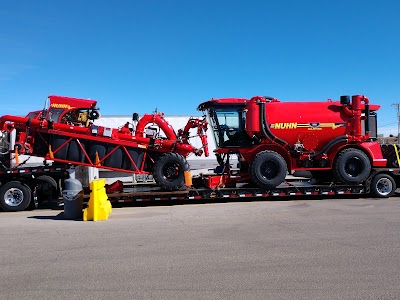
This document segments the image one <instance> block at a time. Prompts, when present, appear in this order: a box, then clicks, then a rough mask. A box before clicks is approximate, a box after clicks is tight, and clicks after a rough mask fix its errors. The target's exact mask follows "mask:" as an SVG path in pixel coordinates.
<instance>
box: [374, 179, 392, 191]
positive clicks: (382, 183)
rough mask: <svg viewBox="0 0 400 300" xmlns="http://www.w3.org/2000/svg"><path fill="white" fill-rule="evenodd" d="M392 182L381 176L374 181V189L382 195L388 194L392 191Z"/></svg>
mask: <svg viewBox="0 0 400 300" xmlns="http://www.w3.org/2000/svg"><path fill="white" fill-rule="evenodd" d="M392 188H393V187H392V182H391V181H390V180H388V179H386V178H381V179H379V180H378V182H377V183H376V189H377V190H378V192H379V193H380V194H382V195H389V193H390V192H391V191H392Z"/></svg>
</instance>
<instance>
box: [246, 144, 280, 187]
mask: <svg viewBox="0 0 400 300" xmlns="http://www.w3.org/2000/svg"><path fill="white" fill-rule="evenodd" d="M286 174H287V165H286V161H285V160H284V158H283V157H282V156H281V155H280V154H278V153H276V152H274V151H262V152H260V153H258V154H257V155H256V156H255V157H254V159H253V161H252V163H251V165H250V175H251V179H252V180H253V181H254V182H255V183H256V184H257V185H258V186H259V187H261V188H266V189H267V188H272V187H276V186H278V185H280V184H281V183H282V182H283V181H284V180H285V177H286Z"/></svg>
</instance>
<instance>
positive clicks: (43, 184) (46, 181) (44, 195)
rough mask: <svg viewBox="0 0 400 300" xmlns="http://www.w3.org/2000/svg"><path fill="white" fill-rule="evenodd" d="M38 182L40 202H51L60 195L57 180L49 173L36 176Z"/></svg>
mask: <svg viewBox="0 0 400 300" xmlns="http://www.w3.org/2000/svg"><path fill="white" fill-rule="evenodd" d="M36 181H37V182H38V186H37V197H38V199H39V202H40V203H42V202H44V201H48V202H51V201H52V200H54V198H56V197H58V189H57V181H56V180H55V179H54V178H53V177H51V176H48V175H42V176H39V177H37V178H36Z"/></svg>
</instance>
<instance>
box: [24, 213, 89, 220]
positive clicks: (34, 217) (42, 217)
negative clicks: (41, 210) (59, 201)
mask: <svg viewBox="0 0 400 300" xmlns="http://www.w3.org/2000/svg"><path fill="white" fill-rule="evenodd" d="M28 219H37V220H62V221H66V220H68V221H82V218H77V219H69V218H66V217H65V216H64V212H60V213H59V214H58V215H56V216H30V217H28Z"/></svg>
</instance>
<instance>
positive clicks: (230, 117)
mask: <svg viewBox="0 0 400 300" xmlns="http://www.w3.org/2000/svg"><path fill="white" fill-rule="evenodd" d="M234 100H242V101H232V99H218V100H211V101H207V102H204V103H202V104H200V106H199V107H198V110H201V111H205V112H206V113H207V117H208V120H209V123H210V125H211V128H212V132H213V135H214V139H215V143H216V145H217V147H218V148H226V147H245V146H248V145H251V144H252V140H251V138H250V137H249V136H248V134H247V132H246V109H245V101H244V99H234ZM224 101H226V102H229V104H228V103H227V104H225V103H223V102H224Z"/></svg>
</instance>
